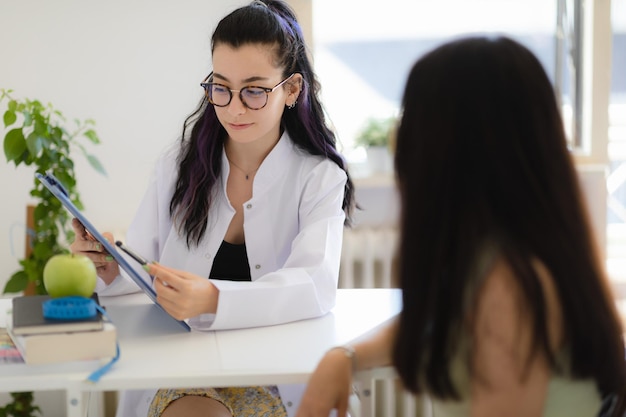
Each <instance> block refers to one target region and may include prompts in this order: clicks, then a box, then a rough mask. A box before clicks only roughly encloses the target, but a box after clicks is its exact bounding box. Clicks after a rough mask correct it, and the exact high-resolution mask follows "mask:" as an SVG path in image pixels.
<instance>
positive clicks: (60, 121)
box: [0, 89, 106, 417]
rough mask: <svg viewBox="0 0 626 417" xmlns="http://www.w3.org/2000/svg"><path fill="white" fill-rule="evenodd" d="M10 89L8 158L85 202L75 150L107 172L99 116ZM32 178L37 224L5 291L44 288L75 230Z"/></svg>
mask: <svg viewBox="0 0 626 417" xmlns="http://www.w3.org/2000/svg"><path fill="white" fill-rule="evenodd" d="M10 94H11V90H4V89H0V105H3V104H5V103H6V109H5V110H4V113H3V123H4V126H5V128H7V127H11V129H10V130H8V131H7V132H6V134H5V136H4V140H3V149H4V155H5V157H6V160H7V162H9V163H10V162H13V163H14V164H15V166H16V167H17V166H19V165H20V164H24V165H27V166H34V167H35V169H36V171H37V172H39V173H42V174H45V173H46V172H48V171H50V172H52V174H53V175H54V176H55V177H57V178H58V179H59V181H61V183H63V186H64V187H65V188H66V189H67V191H68V193H69V196H70V199H71V200H72V201H73V202H74V204H76V206H77V207H78V208H79V209H80V208H82V207H83V205H82V202H81V201H80V197H79V195H78V190H77V186H76V175H75V172H74V160H73V159H72V158H73V156H74V154H75V153H76V152H78V153H79V154H81V155H83V156H84V157H85V158H86V160H87V161H88V162H89V164H90V165H91V166H92V167H93V168H94V169H95V170H96V171H97V172H99V173H100V174H102V175H106V170H105V169H104V167H103V166H102V164H101V163H100V161H99V160H98V158H96V157H95V156H94V155H92V154H91V153H90V152H88V151H87V148H86V147H85V145H89V146H91V145H97V144H99V143H100V138H99V137H98V134H97V133H96V131H95V122H94V121H93V120H92V119H86V120H84V121H81V120H78V119H75V120H72V122H68V121H67V120H66V119H65V117H64V116H63V113H61V112H60V111H59V110H57V109H55V108H54V107H53V106H52V104H47V105H45V106H44V105H43V104H42V103H41V102H40V101H38V100H29V99H23V100H17V99H14V98H13V97H11V95H10ZM0 111H1V109H0ZM33 184H34V185H33V188H32V189H31V190H30V195H31V196H32V197H33V198H35V199H37V200H38V204H37V206H36V207H35V210H34V212H33V220H34V225H35V227H34V229H35V230H31V231H29V235H30V245H31V249H32V250H31V251H30V255H29V256H28V257H26V258H25V259H22V260H21V261H20V265H21V267H22V269H21V270H19V271H17V272H16V273H14V274H13V276H11V278H10V279H9V281H8V282H7V284H6V286H5V288H4V292H12V293H13V292H20V291H23V290H24V289H25V288H26V286H27V284H28V283H29V282H33V283H35V287H36V290H37V292H38V293H45V289H44V287H43V281H42V275H43V268H44V266H45V264H46V262H47V261H48V259H50V257H52V256H53V255H56V254H58V253H64V252H68V249H67V247H66V246H67V245H68V242H69V239H72V238H73V236H74V234H73V231H72V228H71V225H70V224H69V220H70V215H69V213H68V212H67V210H65V208H64V207H63V206H62V205H61V203H60V202H59V201H58V200H57V199H56V197H54V196H53V195H52V194H51V193H50V192H49V191H48V190H47V189H46V188H45V187H44V186H43V185H42V184H41V183H40V182H39V181H38V180H37V179H35V178H33ZM0 417H1V415H0Z"/></svg>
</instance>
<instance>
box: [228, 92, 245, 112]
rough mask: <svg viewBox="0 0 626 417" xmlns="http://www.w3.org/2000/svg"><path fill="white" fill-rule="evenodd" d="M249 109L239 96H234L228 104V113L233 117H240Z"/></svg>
mask: <svg viewBox="0 0 626 417" xmlns="http://www.w3.org/2000/svg"><path fill="white" fill-rule="evenodd" d="M246 109H247V107H246V106H245V105H244V104H243V102H242V101H241V97H240V96H239V94H233V98H232V99H231V100H230V103H228V112H229V113H230V114H232V115H240V114H243V113H245V112H246Z"/></svg>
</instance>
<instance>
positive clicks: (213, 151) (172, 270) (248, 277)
mask: <svg viewBox="0 0 626 417" xmlns="http://www.w3.org/2000/svg"><path fill="white" fill-rule="evenodd" d="M212 58H213V71H212V72H211V73H210V74H209V75H208V76H207V77H206V79H205V80H204V81H203V82H202V84H201V85H202V87H203V88H204V90H205V97H204V98H203V100H202V101H201V103H200V105H199V107H198V108H197V109H196V111H195V112H194V113H193V114H192V115H191V116H189V117H188V118H187V120H186V122H185V125H184V128H183V133H182V139H181V141H180V143H179V144H178V145H177V146H175V147H172V149H169V150H167V151H166V152H165V153H164V154H163V155H162V157H161V158H160V160H159V161H158V163H157V165H156V168H155V170H154V173H153V175H152V179H151V182H150V185H149V187H148V190H147V193H146V195H145V196H144V199H143V201H142V202H141V205H140V207H139V210H138V211H137V215H136V217H135V219H134V221H133V223H132V225H131V227H130V229H129V231H128V235H127V239H126V240H127V243H128V244H129V246H130V247H132V248H133V249H135V250H136V251H137V252H139V253H141V254H142V255H143V256H145V257H147V258H150V259H152V260H155V261H156V262H155V263H153V264H150V265H149V266H148V267H147V271H148V272H149V274H150V276H151V277H153V278H152V279H153V280H152V285H153V286H154V289H155V291H156V293H157V296H158V297H157V299H158V301H159V303H160V304H161V305H162V306H163V308H164V309H165V310H166V311H168V312H169V313H170V314H171V315H172V316H173V317H175V318H177V319H180V320H188V322H189V324H190V325H191V327H192V328H193V329H195V330H218V329H233V328H243V327H254V326H266V325H274V324H279V323H285V322H289V321H294V320H301V319H307V318H312V317H318V316H321V315H323V314H325V313H327V312H328V311H329V310H330V309H331V308H332V307H333V306H334V303H335V295H336V288H337V279H338V272H339V259H340V254H341V244H342V235H343V227H344V224H345V223H346V222H349V220H350V213H351V210H352V207H353V205H354V203H353V186H352V182H351V180H350V177H349V175H348V172H347V169H346V164H345V161H344V160H343V158H342V157H341V155H340V154H339V153H338V152H337V150H336V146H335V137H334V134H333V132H332V131H331V130H330V129H329V128H328V127H327V125H326V123H325V120H324V113H323V109H322V106H321V103H320V101H319V99H318V92H319V84H318V82H317V79H316V77H315V75H314V72H313V70H312V66H311V64H310V62H309V60H308V57H307V51H306V46H305V44H304V40H303V37H302V33H301V30H300V28H299V25H298V23H297V21H296V17H295V15H294V13H293V11H292V10H291V9H290V8H289V7H288V6H287V5H286V4H285V3H284V2H282V1H274V0H264V1H254V2H252V3H250V4H249V5H247V6H244V7H241V8H239V9H237V10H235V11H234V12H232V13H231V14H229V15H228V16H226V17H225V18H224V19H222V20H221V21H220V23H219V24H218V26H217V28H216V29H215V32H214V33H213V37H212ZM75 228H76V231H77V239H76V241H75V242H74V243H73V245H72V250H73V251H74V252H81V253H85V254H87V255H88V256H90V257H91V258H92V259H93V260H94V262H95V263H96V266H97V267H98V271H99V277H100V280H99V283H98V288H97V291H98V292H99V293H100V294H102V295H114V294H123V293H127V292H129V291H133V290H135V291H136V290H137V288H136V286H135V285H134V284H133V283H132V282H129V281H128V280H126V279H125V277H123V276H122V275H120V270H119V267H118V265H117V264H116V263H114V262H111V261H110V259H107V255H106V253H98V252H97V251H98V250H99V249H100V248H94V246H93V242H90V241H89V240H88V239H87V237H86V236H84V233H83V232H82V229H81V227H80V224H78V223H76V222H75ZM94 249H95V250H96V252H93V251H94ZM157 262H158V263H157ZM207 278H208V279H207ZM146 279H150V278H149V277H148V276H147V275H146ZM300 391H301V390H299V389H295V388H294V387H239V388H217V389H215V388H205V387H199V388H198V389H193V390H169V389H162V390H159V391H158V392H157V393H156V395H155V392H154V391H152V392H131V393H125V394H124V395H123V397H122V401H121V403H120V407H119V409H118V415H123V416H125V417H126V416H132V415H137V416H145V415H150V416H159V415H162V416H164V417H167V416H171V415H186V416H193V415H196V414H193V413H194V412H199V411H201V412H202V415H207V413H208V414H209V415H214V416H234V415H236V416H246V415H250V416H253V415H268V416H287V415H293V413H295V409H296V407H297V403H298V394H299V392H300ZM294 394H295V396H294ZM148 410H149V411H148Z"/></svg>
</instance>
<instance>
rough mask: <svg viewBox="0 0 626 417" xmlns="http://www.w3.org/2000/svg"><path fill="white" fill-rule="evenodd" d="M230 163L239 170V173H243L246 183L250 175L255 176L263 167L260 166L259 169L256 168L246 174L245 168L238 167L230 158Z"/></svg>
mask: <svg viewBox="0 0 626 417" xmlns="http://www.w3.org/2000/svg"><path fill="white" fill-rule="evenodd" d="M228 162H230V164H231V165H232V166H234V167H235V168H237V169H238V170H239V171H241V172H243V175H245V176H246V181H247V180H249V179H250V175H252V174H254V173H255V172H257V170H258V169H259V168H260V167H261V165H259V166H258V167H256V168H255V169H253V170H252V171H250V172H246V171H244V169H243V168H241V167H240V166H239V165H237V164H236V163H234V162H233V161H231V160H230V158H228Z"/></svg>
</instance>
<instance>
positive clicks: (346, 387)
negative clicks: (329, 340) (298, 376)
mask: <svg viewBox="0 0 626 417" xmlns="http://www.w3.org/2000/svg"><path fill="white" fill-rule="evenodd" d="M351 368H352V362H351V360H350V359H349V358H348V357H346V355H345V353H343V352H342V351H341V350H339V349H332V350H330V351H329V352H327V353H326V355H324V357H323V358H322V360H321V361H320V362H319V364H318V365H317V368H316V369H315V372H313V374H312V375H311V378H310V379H309V381H308V383H307V388H306V390H305V392H304V395H303V397H302V401H301V402H300V407H299V408H298V412H297V413H296V417H327V416H328V414H329V413H330V411H331V410H333V409H336V410H337V417H346V416H347V415H348V403H349V397H350V394H351V393H352V369H351Z"/></svg>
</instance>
